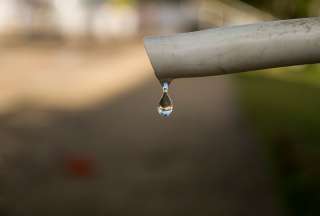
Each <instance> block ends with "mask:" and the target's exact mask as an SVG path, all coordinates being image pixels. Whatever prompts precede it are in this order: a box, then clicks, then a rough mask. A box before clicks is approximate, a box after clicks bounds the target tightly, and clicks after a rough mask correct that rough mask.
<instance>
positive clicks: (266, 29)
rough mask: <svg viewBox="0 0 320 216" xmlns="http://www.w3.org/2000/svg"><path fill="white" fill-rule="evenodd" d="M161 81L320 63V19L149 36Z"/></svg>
mask: <svg viewBox="0 0 320 216" xmlns="http://www.w3.org/2000/svg"><path fill="white" fill-rule="evenodd" d="M145 48H146V50H147V53H148V56H149V58H150V61H151V64H152V65H153V68H154V70H155V74H156V76H157V77H158V79H159V80H172V79H175V78H183V77H201V76H213V75H220V74H229V73H237V72H244V71H251V70H259V69H266V68H274V67H283V66H291V65H302V64H313V63H319V62H320V17H318V18H304V19H293V20H280V21H271V22H261V23H257V24H250V25H243V26H234V27H222V28H214V29H209V30H204V31H198V32H191V33H182V34H177V35H173V36H161V37H146V38H145Z"/></svg>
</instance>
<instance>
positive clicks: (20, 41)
mask: <svg viewBox="0 0 320 216" xmlns="http://www.w3.org/2000/svg"><path fill="white" fill-rule="evenodd" d="M319 14H320V0H245V1H238V0H179V1H174V0H168V1H164V0H162V1H161V0H158V1H156V0H154V1H151V0H148V1H147V0H145V1H143V0H140V1H139V0H0V215H1V216H25V215H26V216H29V215H30V216H31V215H32V216H38V215H41V216H43V215H48V216H50V215H52V216H56V215H61V216H64V215H68V216H70V215H79V216H80V215H99V216H102V215H111V216H113V215H114V216H126V215H130V216H132V215H139V216H141V215H148V216H150V215H154V216H156V215H161V216H163V215H167V216H170V215H172V216H173V215H174V216H178V215H184V216H185V215H190V216H191V215H227V216H235V215H237V216H238V215H239V216H241V215H246V216H248V215H255V216H256V215H261V216H263V215H268V216H269V215H293V216H295V215H296V216H302V215H309V216H313V215H320V207H319V202H320V169H319V168H318V167H319V165H320V145H319V140H320V133H319V132H318V128H319V127H320V115H319V114H318V110H319V108H320V102H319V101H318V100H317V99H316V96H317V95H318V94H319V95H320V71H319V70H320V66H318V65H308V66H299V67H289V68H281V69H272V70H265V71H259V72H251V73H243V74H240V75H226V76H218V77H207V78H197V79H181V80H176V81H174V82H173V84H172V86H171V88H170V92H171V95H172V97H173V100H174V103H175V111H174V114H173V115H172V117H170V118H168V119H163V118H162V117H160V116H159V115H158V113H157V111H156V107H157V103H158V100H159V98H160V95H161V89H160V85H159V83H158V81H157V80H156V78H155V76H154V74H153V70H152V67H151V65H150V63H149V60H148V58H147V56H146V53H145V51H144V48H143V37H144V36H146V35H166V34H172V33H177V32H188V31H195V30H200V29H205V28H209V27H219V26H226V25H240V24H247V23H255V22H260V21H265V20H275V19H286V18H297V17H308V16H318V15H319Z"/></svg>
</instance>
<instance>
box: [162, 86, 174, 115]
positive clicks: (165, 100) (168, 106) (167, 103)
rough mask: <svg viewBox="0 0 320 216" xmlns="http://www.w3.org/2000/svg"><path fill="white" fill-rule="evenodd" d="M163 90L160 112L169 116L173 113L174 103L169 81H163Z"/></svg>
mask: <svg viewBox="0 0 320 216" xmlns="http://www.w3.org/2000/svg"><path fill="white" fill-rule="evenodd" d="M162 91H163V95H162V97H161V99H160V102H159V106H158V112H159V114H160V115H161V116H163V117H169V116H170V115H171V113H172V112H173V103H172V100H171V98H170V96H169V94H168V91H169V83H168V82H163V83H162Z"/></svg>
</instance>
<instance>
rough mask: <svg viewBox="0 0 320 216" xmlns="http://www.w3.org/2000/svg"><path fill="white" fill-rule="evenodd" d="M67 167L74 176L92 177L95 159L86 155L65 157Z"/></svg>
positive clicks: (68, 171)
mask: <svg viewBox="0 0 320 216" xmlns="http://www.w3.org/2000/svg"><path fill="white" fill-rule="evenodd" d="M65 169H66V171H67V173H68V174H69V175H71V176H73V177H92V176H93V174H94V159H92V158H89V157H84V156H78V157H74V156H68V157H66V159H65Z"/></svg>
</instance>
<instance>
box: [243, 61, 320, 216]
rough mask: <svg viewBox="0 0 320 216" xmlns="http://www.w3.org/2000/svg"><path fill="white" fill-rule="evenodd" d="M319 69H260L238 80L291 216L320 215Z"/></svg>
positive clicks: (317, 67)
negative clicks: (264, 70)
mask: <svg viewBox="0 0 320 216" xmlns="http://www.w3.org/2000/svg"><path fill="white" fill-rule="evenodd" d="M319 68H320V67H319V66H316V65H313V66H305V67H293V68H292V67H291V68H283V69H277V70H276V71H271V72H270V71H266V72H261V71H260V72H256V73H251V74H244V75H240V76H238V79H237V84H238V87H239V92H240V96H241V102H242V107H243V110H244V112H245V114H246V116H247V117H248V119H249V120H250V121H251V123H252V124H253V125H254V128H255V130H256V132H258V134H259V137H260V138H261V140H262V141H263V143H265V144H266V145H267V149H268V150H269V153H270V154H269V155H270V157H271V159H272V160H271V161H272V167H273V170H274V173H275V176H277V177H278V178H277V179H278V180H279V181H278V183H279V184H278V186H279V190H280V192H281V194H282V197H283V198H284V199H283V200H284V201H285V203H286V206H287V209H288V215H296V216H305V215H320V208H319V206H318V205H319V204H318V203H319V202H320V169H319V168H318V167H319V166H320V144H319V143H320V133H319V126H320V113H319V109H320V100H318V98H319V97H320V70H319ZM277 74H278V75H277Z"/></svg>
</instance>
